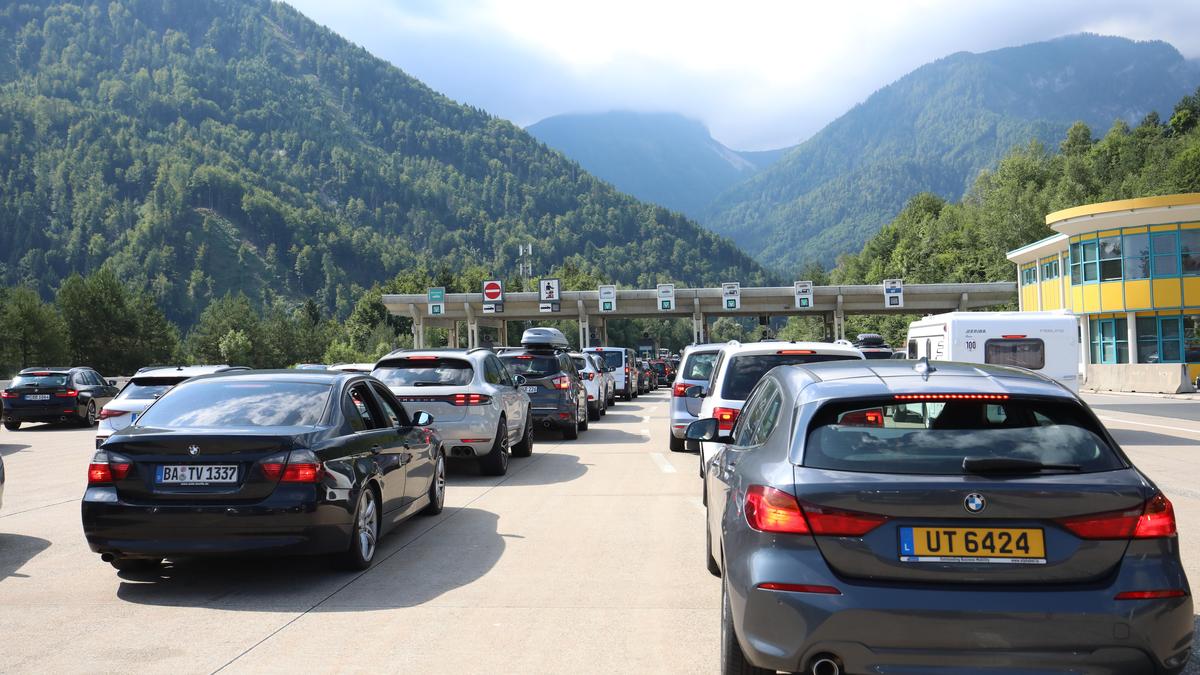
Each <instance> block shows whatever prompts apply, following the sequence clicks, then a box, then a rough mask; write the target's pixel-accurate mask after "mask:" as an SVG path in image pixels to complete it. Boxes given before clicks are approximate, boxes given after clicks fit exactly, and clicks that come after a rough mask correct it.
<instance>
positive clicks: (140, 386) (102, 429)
mask: <svg viewBox="0 0 1200 675" xmlns="http://www.w3.org/2000/svg"><path fill="white" fill-rule="evenodd" d="M228 370H250V369H249V368H247V367H246V366H148V367H146V368H142V369H140V370H138V371H137V373H136V374H135V375H134V376H133V377H131V378H129V381H128V382H126V383H125V387H124V388H122V389H121V391H120V393H118V394H117V395H116V397H114V398H113V400H111V401H109V402H108V403H106V404H105V405H104V407H103V408H101V409H100V414H99V419H100V421H99V423H98V424H97V425H96V447H97V448H98V447H100V445H101V444H102V443H104V441H107V440H108V437H109V436H111V435H113V433H115V432H117V431H120V430H121V429H124V428H125V427H127V426H129V425H131V424H133V423H134V422H136V421H137V418H138V415H141V414H142V413H143V412H145V411H146V408H149V407H150V404H151V403H154V402H155V401H157V400H158V397H159V396H162V395H163V394H165V393H167V390H168V389H170V388H171V387H174V386H175V385H177V384H179V383H180V382H183V381H184V380H186V379H188V378H192V377H196V376H197V375H208V374H210V373H223V372H225V371H228Z"/></svg>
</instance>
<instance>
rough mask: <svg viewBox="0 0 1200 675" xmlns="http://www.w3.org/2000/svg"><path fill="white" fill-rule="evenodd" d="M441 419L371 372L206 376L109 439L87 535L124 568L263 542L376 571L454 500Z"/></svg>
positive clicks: (92, 482) (96, 463) (96, 460)
mask: <svg viewBox="0 0 1200 675" xmlns="http://www.w3.org/2000/svg"><path fill="white" fill-rule="evenodd" d="M431 422H432V417H431V416H430V415H429V413H427V412H424V411H419V412H417V413H415V414H414V415H412V416H410V415H409V414H408V413H407V412H406V411H405V410H404V408H403V406H401V405H400V402H399V401H397V400H396V398H395V396H393V395H392V393H391V391H389V390H388V388H387V387H386V386H384V384H383V383H382V382H380V381H378V380H376V379H375V378H373V377H369V376H365V375H358V374H349V373H337V372H332V371H296V370H280V371H248V372H229V373H219V374H214V375H202V376H200V377H196V378H192V379H191V380H188V381H187V382H184V383H182V384H179V385H177V386H175V387H174V388H172V389H170V390H169V391H167V392H166V393H165V394H163V395H162V396H161V397H159V399H158V400H157V401H155V402H154V404H153V405H151V406H150V407H149V408H148V409H146V411H145V412H144V413H143V414H142V416H141V417H139V418H138V421H137V423H136V424H134V425H132V426H129V427H126V428H125V429H122V430H121V431H119V432H117V433H115V434H114V435H112V436H111V437H109V439H108V440H107V441H105V442H104V445H102V446H101V447H100V448H99V449H98V450H96V453H95V455H94V456H93V458H92V461H91V464H90V465H89V467H88V485H87V489H86V491H85V492H84V496H83V502H82V507H81V511H82V514H81V515H82V521H83V532H84V536H85V537H86V538H87V542H88V546H89V547H90V548H91V550H92V551H94V552H96V553H99V554H100V556H101V559H103V560H105V561H106V562H109V563H111V564H112V565H113V567H115V568H117V569H118V570H123V571H134V570H151V569H153V568H155V567H156V566H157V565H158V564H159V563H161V561H162V560H163V559H164V558H169V557H175V556H192V555H242V554H252V553H253V554H275V555H283V554H331V555H333V556H334V557H335V558H336V559H337V561H338V562H339V563H340V564H341V565H342V566H344V567H347V568H351V569H366V568H367V567H369V566H370V565H371V563H372V561H374V559H375V554H376V551H377V547H378V542H379V539H380V537H381V536H383V535H384V534H385V533H386V532H387V531H388V530H390V529H392V528H393V527H395V526H396V525H397V524H398V523H400V522H401V521H403V520H405V519H406V518H408V517H410V516H413V515H415V514H418V513H424V514H436V513H439V512H441V510H442V506H443V504H444V503H445V488H446V481H445V475H446V464H445V462H446V460H445V455H444V454H443V453H442V452H441V439H439V438H438V436H437V434H436V433H435V432H434V431H433V430H432V429H430V428H428V427H429V424H430V423H431Z"/></svg>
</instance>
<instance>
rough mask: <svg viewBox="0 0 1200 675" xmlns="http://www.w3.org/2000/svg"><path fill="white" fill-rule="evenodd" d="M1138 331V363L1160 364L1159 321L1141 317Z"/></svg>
mask: <svg viewBox="0 0 1200 675" xmlns="http://www.w3.org/2000/svg"><path fill="white" fill-rule="evenodd" d="M1135 326H1136V329H1137V362H1138V363H1158V319H1157V318H1156V317H1153V316H1139V317H1138V319H1137V323H1136V324H1135Z"/></svg>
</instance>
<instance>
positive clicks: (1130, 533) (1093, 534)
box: [1058, 493, 1176, 539]
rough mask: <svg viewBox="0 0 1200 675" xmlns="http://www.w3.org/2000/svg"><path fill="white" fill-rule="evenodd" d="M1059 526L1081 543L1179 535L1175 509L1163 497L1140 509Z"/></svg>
mask: <svg viewBox="0 0 1200 675" xmlns="http://www.w3.org/2000/svg"><path fill="white" fill-rule="evenodd" d="M1058 524H1059V525H1062V526H1063V527H1065V528H1067V529H1068V530H1070V531H1071V533H1072V534H1074V535H1075V536H1077V537H1079V538H1080V539H1130V538H1132V539H1160V538H1163V537H1173V536H1175V533H1176V527H1175V508H1174V507H1173V506H1171V502H1170V500H1168V499H1167V498H1166V496H1165V495H1163V494H1162V493H1159V494H1156V495H1154V496H1153V497H1151V498H1150V499H1148V500H1147V501H1146V503H1145V504H1144V505H1143V506H1142V507H1141V508H1136V509H1130V510H1128V511H1111V512H1108V513H1095V514H1091V515H1086V516H1074V517H1072V518H1061V519H1059V520H1058Z"/></svg>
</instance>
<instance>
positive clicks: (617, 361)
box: [593, 351, 625, 368]
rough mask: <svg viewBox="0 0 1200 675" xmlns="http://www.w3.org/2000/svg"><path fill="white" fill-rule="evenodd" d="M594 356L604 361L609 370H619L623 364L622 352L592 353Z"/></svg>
mask: <svg viewBox="0 0 1200 675" xmlns="http://www.w3.org/2000/svg"><path fill="white" fill-rule="evenodd" d="M593 353H594V354H596V356H599V357H601V358H603V359H604V363H605V365H607V366H608V367H609V368H620V367H621V366H623V365H624V364H625V361H624V358H623V357H624V352H618V351H608V352H593Z"/></svg>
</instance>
